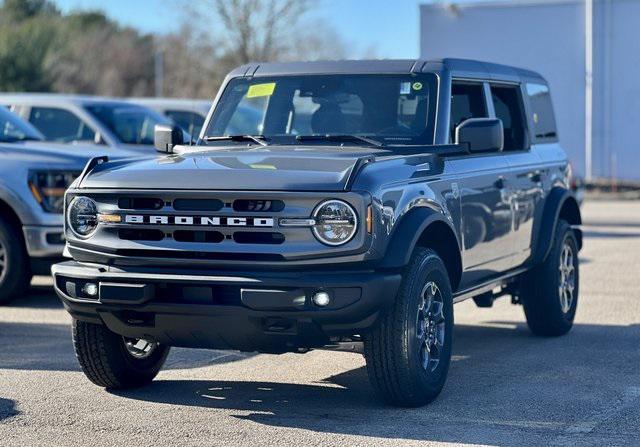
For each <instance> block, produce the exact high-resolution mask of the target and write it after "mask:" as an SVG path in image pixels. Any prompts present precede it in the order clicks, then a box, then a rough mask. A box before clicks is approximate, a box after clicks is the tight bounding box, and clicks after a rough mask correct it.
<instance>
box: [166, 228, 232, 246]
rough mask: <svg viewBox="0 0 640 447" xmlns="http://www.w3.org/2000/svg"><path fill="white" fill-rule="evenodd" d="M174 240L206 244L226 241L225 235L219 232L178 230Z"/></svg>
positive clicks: (175, 232) (174, 233)
mask: <svg viewBox="0 0 640 447" xmlns="http://www.w3.org/2000/svg"><path fill="white" fill-rule="evenodd" d="M173 239H175V240H176V241H178V242H206V243H211V244H218V243H220V242H222V241H224V234H222V233H220V232H219V231H188V230H178V231H174V232H173Z"/></svg>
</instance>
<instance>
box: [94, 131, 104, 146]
mask: <svg viewBox="0 0 640 447" xmlns="http://www.w3.org/2000/svg"><path fill="white" fill-rule="evenodd" d="M93 143H94V144H100V145H105V144H107V142H106V141H105V140H104V137H103V136H102V135H101V134H100V132H96V133H95V135H94V136H93Z"/></svg>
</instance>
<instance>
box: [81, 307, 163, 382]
mask: <svg viewBox="0 0 640 447" xmlns="http://www.w3.org/2000/svg"><path fill="white" fill-rule="evenodd" d="M72 332H73V347H74V349H75V351H76V357H77V358H78V362H79V363H80V366H81V367H82V371H83V372H84V374H85V376H87V378H88V379H89V380H90V381H92V382H93V383H95V384H96V385H98V386H101V387H104V388H109V389H126V388H135V387H140V386H144V385H147V384H148V383H150V382H151V381H152V380H153V379H154V378H155V376H156V375H157V374H158V372H160V369H161V368H162V365H163V364H164V361H165V360H166V358H167V355H168V354H169V347H168V346H164V345H161V344H157V343H151V344H150V345H152V346H151V347H150V351H149V352H148V353H146V354H145V355H144V356H143V357H140V355H138V356H135V355H134V354H132V353H131V351H130V350H129V349H128V348H127V345H126V341H125V338H124V337H121V336H120V335H117V334H115V333H114V332H111V331H110V330H109V329H108V328H107V327H106V326H103V325H99V324H93V323H87V322H84V321H79V320H76V319H74V320H73V326H72Z"/></svg>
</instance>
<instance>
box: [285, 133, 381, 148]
mask: <svg viewBox="0 0 640 447" xmlns="http://www.w3.org/2000/svg"><path fill="white" fill-rule="evenodd" d="M296 140H298V141H310V140H325V141H354V140H356V141H363V142H365V143H368V144H370V145H372V146H376V147H383V146H384V144H382V142H380V141H378V140H374V139H373V138H368V137H363V136H361V135H351V134H345V135H337V134H336V135H332V134H327V135H321V134H318V135H297V136H296Z"/></svg>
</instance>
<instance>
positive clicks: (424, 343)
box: [416, 281, 445, 372]
mask: <svg viewBox="0 0 640 447" xmlns="http://www.w3.org/2000/svg"><path fill="white" fill-rule="evenodd" d="M443 310H444V301H443V299H442V294H441V293H440V289H439V288H438V286H437V285H436V283H435V282H433V281H431V282H428V283H427V284H426V285H425V286H424V289H422V294H421V304H420V307H419V308H418V318H417V328H416V335H417V337H418V349H419V350H420V361H421V363H422V367H423V368H424V369H425V370H426V371H427V372H431V371H433V370H435V369H436V368H437V367H438V364H439V363H440V358H441V356H442V349H443V348H444V336H445V319H444V314H443Z"/></svg>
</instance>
